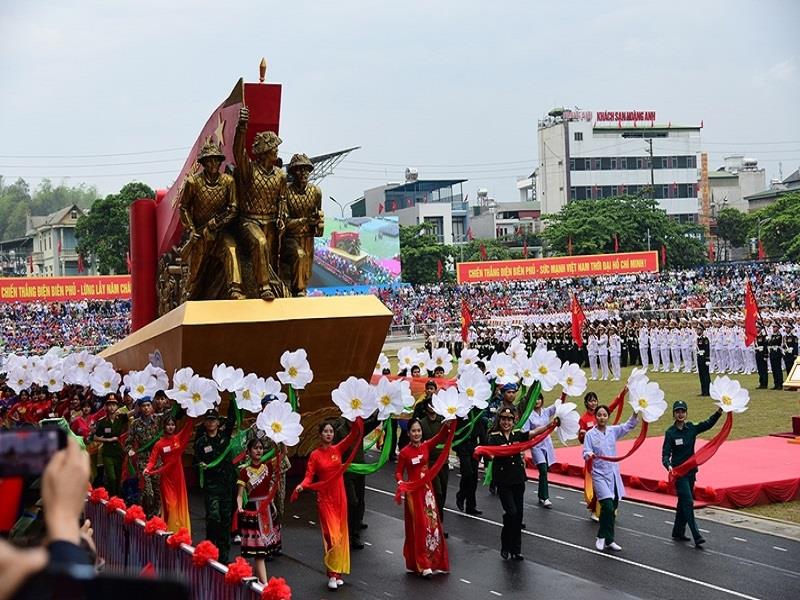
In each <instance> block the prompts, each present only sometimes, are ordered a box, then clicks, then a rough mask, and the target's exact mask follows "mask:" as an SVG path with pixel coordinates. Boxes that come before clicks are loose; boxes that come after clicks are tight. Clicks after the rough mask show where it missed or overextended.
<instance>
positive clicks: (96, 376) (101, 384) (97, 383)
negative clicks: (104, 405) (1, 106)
mask: <svg viewBox="0 0 800 600" xmlns="http://www.w3.org/2000/svg"><path fill="white" fill-rule="evenodd" d="M121 381H122V377H120V376H119V373H117V372H116V371H115V370H114V367H112V366H111V364H110V363H105V362H104V364H100V365H99V366H97V367H95V368H94V370H93V371H92V374H91V375H90V376H89V385H90V386H91V387H92V391H93V392H94V393H95V394H97V395H98V396H105V395H106V394H110V393H111V392H116V391H117V390H118V389H119V384H120V382H121Z"/></svg>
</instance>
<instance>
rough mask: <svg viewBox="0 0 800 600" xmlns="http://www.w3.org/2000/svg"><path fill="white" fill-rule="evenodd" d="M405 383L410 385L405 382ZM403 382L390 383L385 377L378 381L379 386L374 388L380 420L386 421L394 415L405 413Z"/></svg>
mask: <svg viewBox="0 0 800 600" xmlns="http://www.w3.org/2000/svg"><path fill="white" fill-rule="evenodd" d="M403 383H406V384H407V383H408V382H407V381H406V382H403ZM400 384H401V381H400V380H397V381H389V380H388V379H387V378H386V377H385V376H384V377H381V378H380V380H378V384H377V385H376V386H374V387H373V390H374V394H375V399H376V401H377V403H378V419H379V420H380V421H385V420H386V419H388V418H389V417H391V416H392V415H399V414H400V413H402V412H403V408H404V407H405V405H404V404H403V390H402V388H401V385H400ZM409 389H410V388H409Z"/></svg>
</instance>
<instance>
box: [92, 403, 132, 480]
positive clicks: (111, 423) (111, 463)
mask: <svg viewBox="0 0 800 600" xmlns="http://www.w3.org/2000/svg"><path fill="white" fill-rule="evenodd" d="M118 407H119V402H117V397H116V395H115V394H109V395H108V397H107V398H106V417H105V418H104V419H100V421H98V422H97V426H96V428H95V435H94V439H95V441H96V442H101V443H102V444H103V473H104V474H105V484H106V489H107V490H108V493H109V494H111V495H112V496H116V495H118V494H119V485H120V479H121V477H122V457H123V455H122V444H120V442H119V438H120V437H121V436H122V434H123V433H125V430H126V429H127V428H128V420H127V419H126V418H125V417H124V416H123V415H120V414H119V413H118V411H117V408H118Z"/></svg>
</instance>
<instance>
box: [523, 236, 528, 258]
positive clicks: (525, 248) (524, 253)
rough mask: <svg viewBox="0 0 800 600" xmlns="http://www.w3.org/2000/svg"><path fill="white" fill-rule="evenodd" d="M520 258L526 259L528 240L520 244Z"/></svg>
mask: <svg viewBox="0 0 800 600" xmlns="http://www.w3.org/2000/svg"><path fill="white" fill-rule="evenodd" d="M522 258H528V238H525V240H524V241H523V242H522Z"/></svg>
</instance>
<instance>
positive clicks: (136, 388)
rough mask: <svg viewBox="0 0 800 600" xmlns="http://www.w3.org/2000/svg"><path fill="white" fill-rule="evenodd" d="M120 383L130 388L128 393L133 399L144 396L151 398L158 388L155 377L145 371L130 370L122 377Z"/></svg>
mask: <svg viewBox="0 0 800 600" xmlns="http://www.w3.org/2000/svg"><path fill="white" fill-rule="evenodd" d="M122 383H123V384H124V385H125V387H126V388H128V389H129V390H130V391H129V392H128V393H129V394H130V396H131V398H133V399H134V400H139V399H140V398H144V397H145V396H147V397H150V398H152V397H153V394H155V393H156V391H158V389H159V388H158V381H157V380H156V378H155V377H154V376H153V375H151V374H150V373H148V372H146V371H130V372H129V373H127V374H126V375H125V377H123V378H122Z"/></svg>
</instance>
